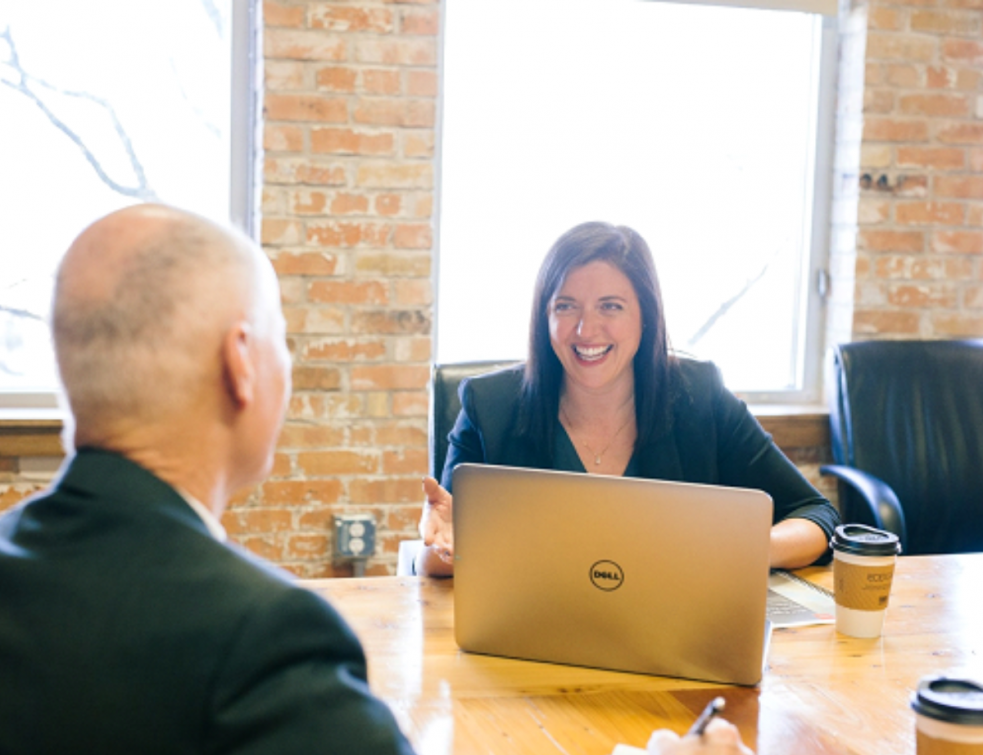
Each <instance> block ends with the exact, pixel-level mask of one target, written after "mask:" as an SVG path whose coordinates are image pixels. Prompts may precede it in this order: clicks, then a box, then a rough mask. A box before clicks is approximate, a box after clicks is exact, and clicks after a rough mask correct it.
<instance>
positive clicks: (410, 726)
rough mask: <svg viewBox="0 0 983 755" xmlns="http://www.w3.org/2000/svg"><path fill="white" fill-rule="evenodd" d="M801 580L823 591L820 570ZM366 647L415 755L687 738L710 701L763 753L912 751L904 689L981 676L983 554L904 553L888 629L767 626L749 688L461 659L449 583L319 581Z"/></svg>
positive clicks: (570, 752) (587, 747) (599, 752)
mask: <svg viewBox="0 0 983 755" xmlns="http://www.w3.org/2000/svg"><path fill="white" fill-rule="evenodd" d="M799 573H800V574H802V575H803V576H806V577H807V578H809V579H812V580H814V581H815V582H818V583H819V584H822V585H825V586H827V587H830V586H831V583H832V574H831V572H830V571H829V570H827V569H817V568H812V569H805V570H802V571H801V572H799ZM305 584H307V585H308V586H309V587H311V588H312V589H314V590H316V591H317V592H319V593H320V594H322V595H324V596H325V597H326V598H328V599H329V600H330V601H331V602H332V603H333V604H334V605H335V606H336V607H337V608H338V610H339V611H340V612H341V613H342V614H343V615H344V616H345V617H346V618H347V619H348V620H349V621H350V622H351V624H352V625H353V626H354V628H355V630H356V632H357V633H358V635H359V636H360V637H361V639H362V642H363V643H364V645H365V649H366V653H367V655H368V659H369V681H370V684H371V686H372V688H373V690H374V691H375V692H376V694H378V695H380V696H381V697H382V698H383V699H385V700H386V701H387V702H388V703H389V705H390V706H391V707H392V709H393V710H394V711H395V713H396V716H397V717H398V719H399V721H400V724H401V725H402V727H403V730H404V731H405V732H406V733H407V735H408V736H409V738H410V739H411V740H412V742H413V744H414V745H415V747H416V748H417V751H418V752H419V753H420V755H438V754H440V755H443V753H455V755H469V754H470V753H483V754H486V753H537V754H539V753H563V754H566V755H575V754H578V753H580V754H582V755H609V753H610V752H611V751H612V749H613V748H614V746H615V744H617V743H624V744H630V745H635V746H636V747H644V746H645V743H646V742H647V741H648V737H649V734H650V733H651V732H652V730H653V729H657V728H663V727H668V728H671V729H674V730H675V731H677V732H683V731H685V730H686V729H687V728H688V727H689V725H690V723H691V722H692V721H693V719H694V718H695V716H696V715H697V713H698V712H699V711H700V710H701V709H702V708H703V706H704V705H705V704H706V703H707V702H708V701H709V700H710V699H711V698H712V697H714V696H716V695H722V696H723V697H724V698H725V699H726V700H727V712H726V717H727V718H728V719H730V720H731V721H733V722H734V723H735V724H736V725H737V726H738V727H739V728H740V730H741V734H742V736H743V738H744V741H745V742H746V743H747V744H748V745H749V746H752V747H753V748H754V749H755V751H756V752H758V753H759V755H813V754H819V753H857V754H858V755H905V754H906V753H910V754H913V753H914V752H915V742H914V714H913V713H912V712H911V710H910V708H909V707H908V699H909V695H910V693H911V690H912V689H913V688H914V687H915V685H916V684H917V682H918V680H919V679H920V678H921V677H922V676H924V675H928V674H932V673H939V672H961V673H966V674H969V675H971V676H973V677H975V678H978V679H983V554H980V555H969V556H932V557H907V558H906V557H902V558H901V559H899V562H898V570H897V575H896V577H895V582H894V588H893V592H892V595H891V604H890V607H889V609H888V613H887V618H886V620H885V626H884V635H883V636H882V637H881V638H879V639H876V640H857V639H852V638H848V637H844V636H843V635H839V634H837V633H836V631H835V629H834V628H833V627H832V626H828V625H826V626H814V627H804V628H798V629H780V630H776V631H775V632H774V634H773V636H772V642H771V648H770V651H769V654H768V666H769V668H768V671H767V673H766V675H765V678H764V681H763V682H762V683H761V685H760V687H758V688H742V687H728V686H721V685H715V684H709V683H705V682H692V681H687V680H684V679H670V678H664V677H651V676H643V675H639V674H627V673H616V672H608V671H598V670H595V669H585V668H576V667H570V666H560V665H552V664H545V663H532V662H528V661H516V660H509V659H504V658H493V657H487V656H480V655H473V654H469V653H464V652H462V651H461V650H459V649H458V647H457V645H456V644H455V643H454V634H453V590H454V586H453V581H450V580H448V581H439V580H427V579H419V578H415V577H414V578H400V577H384V578H378V577H377V578H368V579H339V580H316V581H310V582H307V583H305Z"/></svg>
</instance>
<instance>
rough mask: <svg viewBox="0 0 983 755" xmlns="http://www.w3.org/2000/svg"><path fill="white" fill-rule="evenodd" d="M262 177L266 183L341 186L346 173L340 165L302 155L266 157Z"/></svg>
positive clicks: (346, 176)
mask: <svg viewBox="0 0 983 755" xmlns="http://www.w3.org/2000/svg"><path fill="white" fill-rule="evenodd" d="M263 178H264V179H265V180H266V182H267V183H300V184H308V185H316V186H343V185H344V184H345V183H346V181H347V179H348V174H347V173H346V172H345V168H344V166H342V165H336V164H325V163H318V162H315V161H314V160H312V159H311V158H310V157H304V158H290V159H267V160H266V161H265V162H264V165H263Z"/></svg>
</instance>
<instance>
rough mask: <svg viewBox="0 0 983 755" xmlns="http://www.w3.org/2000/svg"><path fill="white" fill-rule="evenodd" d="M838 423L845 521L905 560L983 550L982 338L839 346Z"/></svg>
mask: <svg viewBox="0 0 983 755" xmlns="http://www.w3.org/2000/svg"><path fill="white" fill-rule="evenodd" d="M831 378H832V381H833V384H832V394H833V395H832V398H831V402H832V403H831V407H830V425H831V436H832V446H833V458H834V460H835V461H836V464H834V465H826V466H822V467H820V472H821V473H822V474H826V475H833V476H835V477H837V478H838V480H839V487H840V511H841V514H842V516H843V519H844V521H851V522H861V523H865V524H871V525H873V526H875V527H879V528H882V529H888V530H891V531H892V532H894V533H895V534H897V535H898V537H899V538H900V539H901V543H902V547H903V553H906V554H909V555H916V554H928V553H969V552H979V551H983V340H981V341H975V340H974V341H970V340H966V341H863V342H857V343H848V344H841V345H839V346H836V347H834V349H833V351H832V360H831Z"/></svg>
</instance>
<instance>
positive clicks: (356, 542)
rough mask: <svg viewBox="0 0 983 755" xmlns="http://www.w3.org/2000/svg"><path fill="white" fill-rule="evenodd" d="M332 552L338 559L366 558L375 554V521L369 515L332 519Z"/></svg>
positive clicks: (349, 515)
mask: <svg viewBox="0 0 983 755" xmlns="http://www.w3.org/2000/svg"><path fill="white" fill-rule="evenodd" d="M334 552H335V555H336V556H338V557H339V558H368V557H369V556H372V555H374V554H375V519H374V518H373V517H372V515H371V514H342V515H340V516H336V517H335V518H334Z"/></svg>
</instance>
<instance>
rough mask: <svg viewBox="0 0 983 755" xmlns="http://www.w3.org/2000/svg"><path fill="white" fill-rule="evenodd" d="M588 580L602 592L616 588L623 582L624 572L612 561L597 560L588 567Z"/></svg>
mask: <svg viewBox="0 0 983 755" xmlns="http://www.w3.org/2000/svg"><path fill="white" fill-rule="evenodd" d="M590 581H591V582H593V583H594V587H596V588H597V589H598V590H604V592H611V591H612V590H617V589H618V588H619V587H621V585H623V584H624V582H625V573H624V572H623V571H621V567H620V566H618V565H617V564H616V563H615V562H614V561H598V562H597V563H595V564H594V565H593V566H591V568H590Z"/></svg>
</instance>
